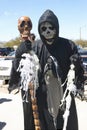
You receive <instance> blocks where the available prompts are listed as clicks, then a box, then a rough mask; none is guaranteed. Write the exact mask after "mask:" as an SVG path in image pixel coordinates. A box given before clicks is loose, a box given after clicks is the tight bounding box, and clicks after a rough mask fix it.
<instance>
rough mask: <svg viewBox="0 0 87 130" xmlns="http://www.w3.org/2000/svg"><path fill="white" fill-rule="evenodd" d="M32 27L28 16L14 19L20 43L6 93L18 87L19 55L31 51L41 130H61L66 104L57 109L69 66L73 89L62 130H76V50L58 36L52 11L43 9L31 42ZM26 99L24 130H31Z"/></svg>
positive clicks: (80, 78) (80, 75)
mask: <svg viewBox="0 0 87 130" xmlns="http://www.w3.org/2000/svg"><path fill="white" fill-rule="evenodd" d="M32 27H33V24H32V20H31V19H30V18H29V17H28V16H22V17H20V18H19V19H18V30H19V33H20V38H21V43H20V45H19V47H18V48H17V50H16V54H15V59H14V61H13V65H12V70H11V75H10V80H9V87H8V91H9V92H11V91H12V90H13V89H15V88H17V87H19V86H20V80H21V77H20V72H18V71H17V68H18V66H19V63H20V60H21V58H22V54H24V53H30V51H31V50H33V51H34V53H35V54H36V55H37V57H38V59H39V64H40V69H39V74H38V79H39V87H38V88H37V90H36V98H37V104H38V112H39V119H40V126H41V130H63V128H64V124H65V122H64V118H63V115H64V113H65V111H66V104H65V105H63V108H61V107H59V106H60V102H61V99H62V97H63V94H64V93H65V91H66V89H67V81H66V79H67V75H68V72H69V70H70V65H71V64H73V65H74V67H75V68H74V70H73V71H74V72H75V79H74V81H73V83H74V84H75V86H76V88H74V94H73V92H72V91H71V93H70V96H71V98H72V100H71V104H70V107H69V115H68V121H67V124H66V130H78V116H77V111H76V105H75V98H74V96H75V95H76V93H77V92H78V91H79V90H80V91H82V92H83V91H84V69H83V64H82V60H81V57H80V55H79V53H78V49H77V46H76V45H75V43H74V42H73V41H71V40H69V39H66V38H63V37H60V36H59V28H60V26H59V21H58V18H57V16H56V15H55V14H54V12H53V11H52V10H49V9H47V10H46V11H45V12H44V13H43V14H42V15H41V16H40V18H39V21H38V33H39V36H40V39H39V40H35V38H36V36H35V34H33V33H31V30H32ZM47 76H48V77H47ZM48 78H49V79H50V80H49V79H48ZM61 86H62V87H61ZM61 91H62V92H61ZM68 91H69V90H68ZM80 91H79V92H80ZM21 93H22V97H23V96H24V90H21ZM67 95H68V92H67V94H66V96H67ZM28 97H29V101H28V103H26V102H23V109H24V126H25V128H24V130H35V124H34V123H35V122H34V117H33V111H32V107H31V106H32V104H31V100H30V94H29V93H28ZM64 130H65V129H64Z"/></svg>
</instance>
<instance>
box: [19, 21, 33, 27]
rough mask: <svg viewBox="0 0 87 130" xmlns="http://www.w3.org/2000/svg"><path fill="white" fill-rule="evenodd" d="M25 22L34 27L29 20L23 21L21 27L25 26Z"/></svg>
mask: <svg viewBox="0 0 87 130" xmlns="http://www.w3.org/2000/svg"><path fill="white" fill-rule="evenodd" d="M25 24H27V25H28V27H32V25H31V22H30V21H28V22H25V21H22V23H21V25H20V26H21V27H24V26H25Z"/></svg>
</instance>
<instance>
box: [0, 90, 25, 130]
mask: <svg viewBox="0 0 87 130" xmlns="http://www.w3.org/2000/svg"><path fill="white" fill-rule="evenodd" d="M23 123H24V120H23V109H22V100H21V95H20V93H18V94H16V95H14V94H8V91H7V89H6V88H0V130H24V124H23Z"/></svg>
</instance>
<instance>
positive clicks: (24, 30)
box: [18, 16, 32, 38]
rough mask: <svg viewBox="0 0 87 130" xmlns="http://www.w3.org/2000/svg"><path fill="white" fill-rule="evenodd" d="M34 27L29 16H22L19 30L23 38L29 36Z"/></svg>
mask: <svg viewBox="0 0 87 130" xmlns="http://www.w3.org/2000/svg"><path fill="white" fill-rule="evenodd" d="M31 29H32V23H31V20H30V18H29V17H27V16H22V17H21V18H19V20H18V30H19V32H20V35H21V37H22V38H24V37H28V36H29V35H30V30H31Z"/></svg>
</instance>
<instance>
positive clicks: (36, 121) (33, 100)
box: [29, 83, 41, 130]
mask: <svg viewBox="0 0 87 130" xmlns="http://www.w3.org/2000/svg"><path fill="white" fill-rule="evenodd" d="M29 91H30V96H31V103H32V110H33V117H34V125H35V130H41V126H40V119H39V112H38V106H37V99H36V97H35V96H34V85H33V84H32V83H29Z"/></svg>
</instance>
